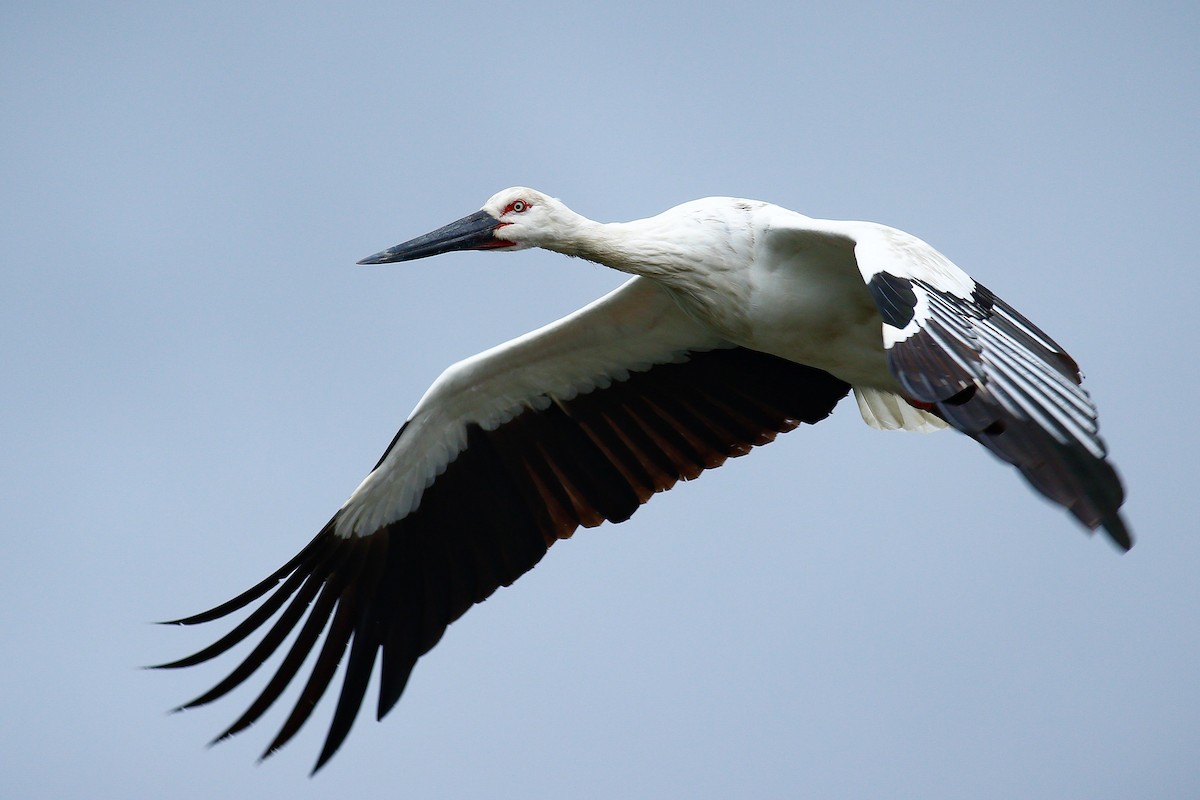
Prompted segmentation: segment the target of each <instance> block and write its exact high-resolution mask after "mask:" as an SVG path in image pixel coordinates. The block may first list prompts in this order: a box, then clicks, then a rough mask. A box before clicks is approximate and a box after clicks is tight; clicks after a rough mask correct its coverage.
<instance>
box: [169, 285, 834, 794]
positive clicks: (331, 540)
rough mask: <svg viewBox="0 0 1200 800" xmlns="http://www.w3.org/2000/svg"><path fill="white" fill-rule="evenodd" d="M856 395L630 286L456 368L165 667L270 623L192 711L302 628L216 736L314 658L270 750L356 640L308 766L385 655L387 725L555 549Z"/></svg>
mask: <svg viewBox="0 0 1200 800" xmlns="http://www.w3.org/2000/svg"><path fill="white" fill-rule="evenodd" d="M848 390H849V386H848V385H847V384H845V383H843V382H842V381H840V380H837V379H836V378H833V377H832V376H830V375H829V374H827V373H825V372H822V371H820V370H816V369H813V368H811V367H805V366H801V365H798V364H793V363H791V362H788V361H785V360H782V359H778V358H775V357H773V356H769V355H764V354H762V353H757V352H754V351H750V350H746V349H743V348H739V347H732V346H730V345H729V344H728V343H726V342H724V341H722V340H720V339H717V338H714V336H713V335H712V334H711V333H709V332H708V331H706V330H705V329H703V328H702V327H700V326H699V325H697V324H696V323H695V322H693V321H692V320H691V319H690V318H689V317H687V316H686V315H685V314H684V313H683V312H681V311H680V310H679V308H678V307H677V306H676V305H675V303H674V301H672V300H671V299H670V297H669V296H668V295H667V294H666V293H665V292H664V291H663V290H662V289H660V288H658V287H657V286H655V285H654V284H652V283H651V282H649V281H646V280H644V279H641V278H635V279H633V280H631V281H629V282H628V283H626V284H625V285H624V286H623V287H621V288H620V289H618V290H616V291H615V292H613V293H611V294H610V295H608V296H606V297H604V298H602V299H600V300H598V301H597V302H596V303H593V304H592V305H590V306H588V307H587V308H585V309H583V310H581V311H579V312H577V313H576V314H573V315H571V316H569V317H567V318H565V319H563V320H560V321H558V322H556V323H554V324H552V325H549V326H547V327H546V328H543V329H541V330H539V331H535V332H534V333H531V334H529V335H527V336H524V337H521V338H519V339H516V340H514V341H512V342H509V343H507V344H505V345H502V346H500V347H497V348H494V349H492V350H489V351H487V352H485V353H482V354H480V355H478V356H475V357H473V358H471V359H468V360H466V361H464V362H461V363H459V364H456V365H455V366H453V367H451V368H450V369H449V370H447V371H446V372H445V373H444V374H443V375H442V377H441V378H439V379H438V380H437V382H435V383H434V385H433V386H432V387H431V388H430V390H429V391H428V392H427V393H426V395H425V397H424V398H422V400H421V402H420V403H419V404H418V405H417V407H416V409H415V410H414V411H413V414H412V415H411V416H410V417H409V419H408V421H407V422H406V423H405V424H404V426H403V427H402V428H401V430H400V432H399V433H398V434H397V435H396V438H395V439H394V440H393V441H392V444H391V445H390V446H389V447H388V449H387V451H386V452H385V453H384V455H383V457H382V458H381V459H380V461H379V463H378V464H377V465H376V467H375V469H374V470H373V471H372V472H371V474H370V475H369V476H368V477H367V479H366V480H364V481H363V483H362V484H361V485H360V486H359V487H358V489H357V490H356V491H355V492H354V494H353V495H352V496H351V498H350V499H349V500H348V501H347V502H346V504H345V505H344V506H343V507H342V508H341V509H340V510H339V511H338V512H337V513H336V514H335V515H334V517H333V518H332V519H331V520H330V521H329V523H328V524H327V525H326V526H325V527H324V528H323V529H322V530H321V532H320V533H319V534H317V536H316V538H315V539H313V540H312V541H311V542H310V543H309V544H308V546H307V547H305V548H304V549H303V550H302V551H301V552H300V553H299V554H298V555H296V557H295V558H293V559H292V560H291V561H289V562H287V563H286V564H284V565H283V566H282V567H281V568H280V569H278V570H277V571H275V572H274V573H273V574H271V575H270V576H269V577H268V578H266V579H265V580H263V581H262V582H261V583H259V584H258V585H256V586H254V587H253V588H251V589H249V590H247V591H246V592H243V593H242V594H240V595H238V596H237V597H235V598H234V599H232V600H230V601H229V602H227V603H224V604H222V605H219V606H217V607H216V608H213V609H211V610H209V611H206V612H204V613H202V614H197V615H195V616H192V617H187V618H185V619H180V620H175V622H176V623H178V624H184V625H193V624H198V623H202V622H210V621H213V620H216V619H220V618H222V617H225V616H227V615H229V614H231V613H233V612H235V611H238V610H239V609H242V608H245V607H247V606H250V605H251V604H253V603H255V602H256V601H260V600H261V602H260V603H259V604H258V606H257V607H256V608H254V610H253V611H251V613H250V614H249V615H248V616H247V617H246V618H245V619H244V620H243V621H242V622H241V623H239V624H238V625H236V626H235V627H234V628H233V630H231V631H230V632H229V633H228V634H226V635H225V636H223V637H222V638H221V639H219V640H218V641H217V642H216V643H214V644H213V645H211V646H210V647H207V648H205V649H204V650H201V651H200V652H198V653H196V654H194V655H192V656H190V657H188V658H184V659H181V660H179V661H175V662H172V663H169V664H163V665H161V666H162V667H164V668H173V667H185V666H190V665H193V664H198V663H201V662H203V661H207V660H209V659H212V658H214V657H216V656H218V655H220V654H222V653H224V652H225V651H227V650H228V649H229V648H231V647H233V646H234V645H235V644H237V643H239V642H241V641H243V640H245V639H247V638H249V637H251V636H252V635H254V634H255V633H256V632H257V631H259V630H260V629H261V628H262V627H263V626H264V625H266V623H267V622H268V621H269V620H270V619H271V618H272V617H274V616H275V615H276V614H277V613H279V616H278V617H277V618H276V619H275V621H274V623H273V624H272V625H270V627H268V628H267V629H266V632H265V633H262V634H261V635H260V636H259V639H258V644H257V645H256V646H255V647H254V649H253V650H252V651H251V653H250V654H249V655H248V656H247V657H246V658H245V659H244V660H243V661H242V662H241V663H240V664H239V665H238V666H236V667H235V668H234V669H233V671H232V672H231V673H230V674H229V675H228V677H226V678H225V679H224V680H222V681H221V682H220V683H218V684H217V685H216V686H214V687H213V688H212V689H211V690H210V691H208V692H206V693H204V694H203V695H201V696H199V697H197V698H196V699H194V700H192V701H191V702H190V703H187V704H186V705H184V706H182V707H183V708H190V707H194V706H199V705H203V704H205V703H209V702H211V701H213V700H216V699H217V698H219V697H221V696H222V695H224V694H226V693H227V692H228V691H230V690H231V689H233V688H234V687H235V686H237V685H239V684H241V683H242V682H243V681H245V680H246V679H247V678H249V677H250V675H252V674H253V673H254V672H255V671H256V670H257V669H258V668H259V667H261V666H262V665H263V663H264V662H265V661H266V660H267V659H268V658H269V657H270V656H271V655H272V654H273V653H274V652H275V651H276V650H277V649H278V648H279V647H280V645H281V644H282V643H283V641H284V639H285V638H286V637H287V636H288V634H289V633H291V632H292V631H293V630H296V629H297V628H299V632H298V634H297V636H296V638H295V640H294V642H293V644H292V645H291V647H290V649H289V650H288V652H287V653H286V654H285V655H284V657H283V660H282V662H281V663H280V665H279V666H278V668H277V669H276V671H275V673H274V674H273V675H272V676H271V678H270V679H269V680H268V682H267V684H266V686H265V687H264V689H263V690H262V692H261V693H260V694H259V695H258V697H257V698H256V699H255V700H254V701H253V702H252V703H251V705H250V707H249V708H248V709H247V710H246V711H245V713H244V714H242V716H241V717H240V718H239V719H238V720H237V721H235V722H234V723H233V725H231V726H230V727H229V728H228V729H227V730H226V731H225V732H224V733H223V734H221V736H220V737H218V739H220V738H224V737H226V736H230V735H232V734H234V733H237V732H239V731H241V730H243V729H245V728H246V727H248V726H250V725H251V724H252V723H254V722H255V721H256V720H257V719H259V717H261V715H262V714H263V713H264V712H265V711H266V710H267V708H268V707H269V706H271V705H272V703H274V702H275V700H277V699H278V698H279V696H280V695H281V693H282V692H283V691H284V689H285V688H286V687H287V686H288V684H289V683H290V682H291V681H292V680H293V679H294V678H295V676H296V675H297V673H298V672H299V670H300V667H301V665H302V664H303V662H304V660H305V657H306V656H307V655H308V654H309V653H310V652H312V651H313V650H315V649H318V648H319V652H318V656H317V658H316V661H315V663H314V665H313V667H312V671H311V672H310V673H309V675H308V679H307V681H306V683H305V685H304V687H303V689H302V690H301V692H300V696H299V698H298V699H297V700H296V703H295V705H294V707H293V709H292V712H291V714H290V715H289V716H288V718H287V720H286V721H285V722H284V724H283V727H282V729H281V730H280V731H279V733H278V735H277V736H276V737H275V738H274V740H273V741H272V742H271V744H270V745H269V746H268V748H267V751H266V753H265V754H264V755H269V754H270V753H271V752H273V751H274V750H276V749H278V748H279V747H281V746H283V745H284V744H285V743H286V742H287V741H288V740H289V739H291V737H292V736H294V735H295V734H296V732H297V731H298V730H299V729H300V727H301V726H302V725H303V724H304V722H305V721H306V720H307V719H308V717H309V715H310V714H311V712H312V709H313V707H314V706H315V705H316V703H317V701H318V700H319V699H320V698H321V696H322V694H324V692H325V690H326V689H327V688H328V687H329V685H330V684H331V683H332V682H333V680H334V676H335V672H336V670H337V667H338V664H339V662H340V661H341V660H342V658H343V656H344V654H345V651H346V648H347V646H349V650H350V653H349V658H348V659H347V661H346V668H345V671H344V675H343V678H342V683H341V691H340V694H339V697H338V701H337V705H336V708H335V710H334V712H333V720H332V723H331V725H330V729H329V733H328V736H327V738H326V740H325V745H324V748H323V749H322V751H321V754H320V757H319V758H318V760H317V763H316V767H315V768H314V771H316V769H320V767H321V766H322V765H323V764H324V763H325V762H326V761H327V760H328V759H329V758H330V756H332V755H333V753H334V752H335V751H336V750H337V748H338V747H339V746H340V745H341V743H342V741H343V740H344V739H345V737H346V735H347V733H348V732H349V730H350V727H351V725H352V724H353V722H354V719H355V717H356V715H357V713H358V709H359V706H360V705H361V703H362V700H363V697H364V695H365V692H366V688H367V683H368V680H369V678H370V675H371V672H372V670H373V669H374V664H375V661H376V658H377V656H378V655H379V654H380V653H382V668H381V677H382V682H381V688H380V694H379V701H378V707H377V716H378V717H379V718H382V717H383V715H384V714H386V713H387V712H388V711H389V710H390V709H391V708H392V706H393V705H394V704H395V703H396V701H397V700H398V699H399V698H400V695H401V693H402V692H403V690H404V686H405V683H406V682H407V680H408V677H409V674H410V672H411V671H412V669H413V666H414V665H415V664H416V661H417V659H418V658H420V657H421V656H422V655H424V654H425V653H426V652H428V651H429V650H430V648H432V647H433V646H434V645H435V644H436V643H437V641H438V640H439V639H440V638H441V636H442V633H443V631H444V630H445V628H446V626H447V625H449V624H450V623H451V622H453V621H454V620H455V619H457V618H458V617H460V616H461V615H462V614H463V613H464V612H465V611H466V610H467V609H468V608H470V607H471V606H472V605H473V604H474V603H478V602H480V601H482V600H483V599H484V598H486V597H488V596H489V595H491V594H492V592H494V591H495V590H496V589H497V588H498V587H500V586H507V585H509V584H511V583H512V582H513V581H515V580H516V579H517V578H519V577H520V576H521V575H522V574H524V573H525V572H527V571H528V570H529V569H531V568H532V567H533V566H534V565H535V564H537V562H538V561H539V560H540V559H541V557H542V556H543V555H544V554H545V552H546V549H547V548H548V547H549V546H550V545H551V544H553V543H554V542H555V541H556V540H557V539H562V538H566V537H568V536H570V535H571V534H572V533H573V532H574V531H575V529H576V528H577V527H578V526H579V525H584V526H589V527H590V526H594V525H598V524H600V523H601V522H603V521H605V520H608V521H611V522H620V521H622V520H625V519H628V518H629V516H630V515H632V514H633V512H634V511H635V510H636V509H637V508H638V506H639V505H640V504H642V503H644V502H646V501H647V500H648V499H650V497H651V496H652V495H653V494H654V493H655V492H660V491H664V490H666V489H669V488H671V486H673V485H674V484H675V482H676V481H678V480H679V479H680V478H683V479H685V480H686V479H690V478H694V477H696V476H698V475H699V474H700V473H701V472H702V471H703V470H705V469H710V468H712V467H716V466H719V465H720V464H721V463H723V462H724V461H725V459H727V458H729V457H731V456H738V455H742V454H744V453H746V452H748V451H749V449H750V448H751V447H752V446H754V445H760V444H766V443H767V442H770V441H771V440H772V439H773V438H774V437H775V435H776V434H777V433H779V432H782V431H787V430H790V429H792V428H794V427H796V426H797V425H799V424H800V423H801V422H809V423H813V422H817V421H818V420H821V419H823V418H825V417H826V416H828V414H829V413H830V411H832V409H833V407H834V406H835V405H836V404H837V402H838V401H839V400H840V399H841V398H842V397H844V396H845V395H846V393H847V392H848ZM263 598H265V599H263ZM322 632H324V636H323V639H322Z"/></svg>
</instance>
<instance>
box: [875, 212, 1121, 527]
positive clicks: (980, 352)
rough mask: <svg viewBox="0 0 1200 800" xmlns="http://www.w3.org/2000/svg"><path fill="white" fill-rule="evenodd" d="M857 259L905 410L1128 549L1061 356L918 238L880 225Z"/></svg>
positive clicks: (1089, 425) (1079, 392)
mask: <svg viewBox="0 0 1200 800" xmlns="http://www.w3.org/2000/svg"><path fill="white" fill-rule="evenodd" d="M855 256H856V258H857V259H858V263H859V269H860V271H861V272H862V275H863V279H864V280H865V281H866V283H867V288H868V289H869V291H870V293H871V296H872V298H873V299H874V300H875V304H876V307H877V308H878V310H879V313H880V316H881V317H882V318H883V329H882V331H881V333H882V336H883V343H884V347H885V349H886V352H887V357H888V366H889V369H890V370H891V372H892V374H893V375H894V376H895V377H896V379H897V380H898V381H899V382H900V384H901V386H902V387H903V388H904V391H905V393H906V394H907V395H908V397H909V399H910V401H913V402H914V403H915V404H917V405H919V406H920V407H922V408H927V410H929V411H930V412H931V413H933V414H935V415H937V416H939V417H941V418H942V419H944V420H945V421H946V422H948V423H949V424H950V425H952V426H953V427H955V428H957V429H958V430H960V431H962V432H963V433H965V434H967V435H968V436H970V437H971V438H972V439H975V440H976V441H977V442H979V443H980V444H982V445H983V446H984V447H986V448H988V450H990V451H991V452H992V453H994V454H995V455H997V456H998V457H1000V458H1001V459H1003V460H1004V461H1006V462H1008V463H1009V464H1012V465H1013V466H1015V467H1017V468H1018V469H1019V470H1020V471H1021V473H1022V475H1024V476H1025V478H1026V479H1027V480H1028V481H1029V483H1030V484H1031V485H1032V486H1033V487H1034V488H1035V489H1037V490H1038V491H1039V492H1041V493H1042V494H1043V495H1045V496H1046V497H1048V498H1050V499H1051V500H1054V501H1055V502H1057V503H1060V504H1061V505H1063V506H1065V507H1066V508H1067V509H1068V510H1070V511H1071V513H1072V514H1074V515H1075V517H1076V518H1078V519H1079V520H1080V521H1081V522H1082V523H1083V524H1084V525H1086V526H1087V527H1088V528H1090V529H1093V530H1094V529H1096V528H1099V527H1103V528H1104V529H1105V530H1106V531H1107V532H1108V534H1109V535H1110V536H1111V537H1112V538H1113V540H1114V541H1115V542H1116V543H1117V544H1118V545H1120V546H1121V547H1123V548H1125V549H1129V548H1130V547H1131V546H1132V544H1133V541H1132V538H1131V536H1130V534H1129V531H1128V529H1127V527H1126V525H1125V523H1124V520H1123V519H1122V518H1121V515H1120V514H1119V512H1118V509H1119V508H1120V506H1121V503H1122V502H1123V500H1124V489H1123V488H1122V486H1121V481H1120V479H1119V478H1118V477H1117V474H1116V472H1115V471H1114V470H1113V468H1112V466H1111V465H1110V464H1109V463H1108V461H1107V459H1106V456H1107V451H1106V448H1105V445H1104V442H1103V440H1102V439H1101V438H1100V435H1099V429H1098V426H1097V422H1096V407H1095V405H1094V404H1093V403H1092V400H1091V398H1090V397H1089V396H1088V394H1087V392H1085V391H1084V390H1083V389H1082V388H1081V386H1080V383H1081V376H1080V373H1079V367H1078V366H1077V365H1076V363H1075V361H1074V360H1073V359H1072V358H1071V357H1070V356H1069V355H1067V353H1066V352H1065V351H1064V350H1063V349H1062V347H1060V346H1059V345H1058V344H1057V343H1056V342H1055V341H1054V340H1053V339H1051V338H1050V337H1049V336H1047V335H1046V334H1045V333H1043V332H1042V331H1041V330H1040V329H1039V328H1037V327H1036V326H1035V325H1034V324H1033V323H1031V322H1030V321H1029V320H1028V319H1026V318H1025V317H1024V316H1022V315H1021V314H1020V313H1018V312H1017V311H1016V310H1015V309H1013V308H1012V306H1010V305H1008V304H1007V303H1005V302H1004V301H1003V300H1001V299H1000V298H998V297H996V296H995V295H994V294H992V292H990V291H988V289H987V288H985V287H984V286H982V285H981V284H979V283H977V282H975V281H974V280H972V279H971V278H970V277H968V276H967V275H966V274H965V273H963V272H962V271H961V270H959V269H958V268H957V267H955V266H954V264H952V263H951V262H950V261H949V260H948V259H946V258H945V257H944V256H942V255H941V254H940V253H938V252H937V251H936V250H934V249H933V248H931V247H929V246H928V245H926V244H925V243H924V242H922V241H920V240H919V239H916V238H915V237H911V236H908V235H907V234H903V233H901V232H899V231H895V230H893V229H887V228H882V227H880V230H879V232H878V236H874V237H873V236H870V235H866V236H864V237H863V238H861V239H859V241H858V243H857V245H856V247H855Z"/></svg>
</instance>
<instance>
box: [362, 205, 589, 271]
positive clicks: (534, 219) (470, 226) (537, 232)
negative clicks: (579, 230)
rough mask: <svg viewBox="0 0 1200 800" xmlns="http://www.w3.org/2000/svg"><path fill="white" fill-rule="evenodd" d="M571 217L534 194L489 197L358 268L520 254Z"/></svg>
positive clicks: (548, 240) (560, 229)
mask: <svg viewBox="0 0 1200 800" xmlns="http://www.w3.org/2000/svg"><path fill="white" fill-rule="evenodd" d="M575 216H576V215H575V214H573V213H572V212H571V211H570V210H569V209H567V207H566V206H564V205H563V204H562V203H561V202H559V201H558V200H556V199H554V198H553V197H549V196H547V195H544V194H542V193H541V192H539V191H537V190H536V189H528V188H525V187H523V186H515V187H513V188H511V189H505V190H504V191H502V192H497V193H496V194H494V195H492V197H491V199H489V200H488V201H487V202H486V203H484V204H483V208H481V209H480V210H478V211H476V212H475V213H474V214H468V215H467V216H465V217H463V218H462V219H460V220H456V221H454V222H451V223H450V224H449V225H443V226H442V227H440V228H438V229H437V230H436V231H432V232H430V233H427V234H425V235H424V236H418V237H417V238H415V239H410V240H409V241H407V242H404V243H402V244H398V245H396V246H395V247H389V248H388V249H387V250H383V251H380V252H378V253H376V254H375V255H373V256H368V257H367V258H364V259H363V260H362V261H359V262H358V263H359V264H390V263H392V262H396V261H412V260H413V259H417V258H425V257H427V256H436V255H439V254H441V253H450V252H453V251H455V250H523V249H525V248H527V247H541V246H545V245H546V244H548V243H552V242H553V241H554V240H555V238H556V237H561V236H562V235H563V233H564V231H565V230H566V228H567V227H568V226H569V225H570V223H571V221H572V219H573V218H574V217H575Z"/></svg>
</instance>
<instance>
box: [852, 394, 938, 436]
mask: <svg viewBox="0 0 1200 800" xmlns="http://www.w3.org/2000/svg"><path fill="white" fill-rule="evenodd" d="M854 399H855V400H857V401H858V410H859V412H860V413H861V414H862V418H863V422H865V423H867V424H868V425H870V426H871V427H872V428H878V429H879V430H881V431H899V430H904V431H917V432H918V433H932V432H933V431H940V430H941V429H942V428H945V427H946V423H945V422H943V421H942V420H940V419H938V418H937V417H935V416H933V415H932V414H930V413H928V412H925V411H922V410H920V409H919V408H913V407H912V406H910V405H909V404H908V403H907V402H906V401H905V400H904V399H903V398H902V397H899V396H898V395H894V394H892V393H891V392H884V391H881V390H879V389H871V388H867V387H862V386H855V387H854Z"/></svg>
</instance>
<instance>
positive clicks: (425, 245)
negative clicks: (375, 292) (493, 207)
mask: <svg viewBox="0 0 1200 800" xmlns="http://www.w3.org/2000/svg"><path fill="white" fill-rule="evenodd" d="M503 225H504V223H502V222H500V220H498V219H496V218H495V217H493V216H492V215H491V214H489V213H488V212H486V211H482V210H481V211H476V212H475V213H474V214H470V215H468V216H465V217H463V218H462V219H460V220H457V221H455V222H451V223H450V224H449V225H443V226H442V227H440V228H438V229H437V230H436V231H433V232H432V233H427V234H425V235H424V236H418V237H417V238H415V239H410V240H409V241H407V242H404V243H403V244H398V245H396V246H395V247H389V248H388V249H387V250H382V251H380V252H378V253H376V254H375V255H373V256H367V257H366V258H364V259H363V260H362V261H359V262H358V263H359V264H391V263H393V262H395V261H412V260H413V259H416V258H425V257H427V256H436V255H439V254H441V253H450V252H453V251H455V250H490V249H492V248H494V247H512V246H513V243H512V242H509V241H506V240H504V239H499V238H497V237H496V236H495V232H496V230H497V229H499V228H500V227H502V226H503Z"/></svg>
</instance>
